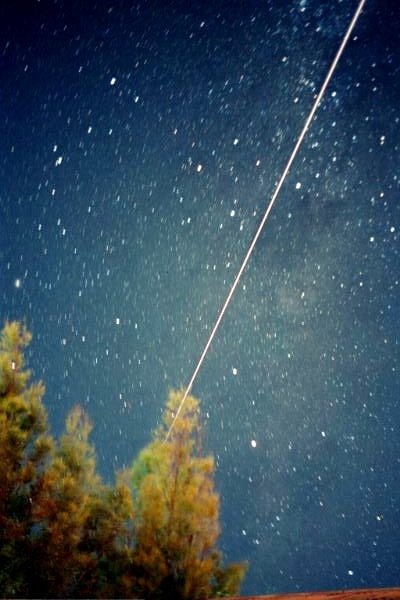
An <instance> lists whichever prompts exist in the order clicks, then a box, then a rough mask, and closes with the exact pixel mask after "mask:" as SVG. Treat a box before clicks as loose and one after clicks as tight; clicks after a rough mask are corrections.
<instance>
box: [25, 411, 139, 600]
mask: <svg viewBox="0 0 400 600" xmlns="http://www.w3.org/2000/svg"><path fill="white" fill-rule="evenodd" d="M91 429H92V425H91V423H90V421H89V419H88V417H87V416H86V415H85V413H84V412H83V410H82V409H81V408H80V407H78V406H77V407H75V408H74V409H72V411H71V412H70V413H69V415H68V417H67V420H66V432H65V433H64V435H63V436H62V437H61V440H60V443H59V445H58V447H57V450H56V453H55V459H54V461H53V463H52V465H51V468H49V469H48V470H47V472H46V477H45V480H44V485H43V489H42V494H41V498H40V501H39V502H38V505H37V507H36V508H35V510H34V515H35V517H36V520H37V523H38V524H39V527H38V532H37V536H36V544H35V547H34V558H33V560H34V562H35V563H36V565H35V566H36V569H35V570H34V574H33V579H32V582H31V591H32V592H33V593H34V595H35V596H42V597H43V596H45V597H54V598H65V597H74V598H87V597H89V596H90V597H93V598H103V597H104V598H108V597H115V596H117V597H124V596H127V595H129V594H130V589H131V587H132V581H131V578H130V577H129V567H130V560H131V553H132V552H131V547H132V539H131V535H130V532H131V529H132V519H133V510H132V498H131V495H130V490H129V488H128V485H127V484H126V483H124V481H123V480H122V479H121V478H119V480H118V483H117V485H116V486H115V487H113V486H107V485H105V484H104V483H103V482H102V480H101V478H100V476H99V475H98V474H97V472H96V457H95V451H94V448H93V446H92V445H91V444H90V442H89V435H90V432H91ZM60 564H61V565H62V568H60Z"/></svg>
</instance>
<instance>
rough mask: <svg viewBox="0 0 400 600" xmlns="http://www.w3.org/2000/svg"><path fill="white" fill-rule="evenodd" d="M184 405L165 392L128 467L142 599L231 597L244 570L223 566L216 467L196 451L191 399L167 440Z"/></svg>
mask: <svg viewBox="0 0 400 600" xmlns="http://www.w3.org/2000/svg"><path fill="white" fill-rule="evenodd" d="M181 399H182V392H181V391H171V392H170V394H169V398H168V402H167V406H166V411H165V415H164V422H163V425H162V426H161V427H160V428H159V429H158V430H157V431H156V432H155V435H154V439H153V441H152V442H151V443H150V444H149V446H148V447H147V448H145V449H144V450H143V451H142V452H141V453H140V455H139V457H138V459H137V460H136V461H135V463H134V464H133V467H132V486H133V493H134V499H135V508H136V520H135V532H136V549H135V555H134V565H135V569H136V575H137V580H138V585H139V589H140V592H141V593H142V594H143V596H144V597H145V598H152V599H157V598H159V599H164V598H165V599H167V598H172V597H173V598H175V599H177V600H189V599H190V600H200V599H201V598H207V597H211V596H218V595H219V596H222V595H229V594H232V593H236V592H237V591H238V588H239V585H240V582H241V580H242V579H243V576H244V572H245V567H244V566H243V565H231V566H228V567H223V566H222V564H221V554H220V552H219V551H218V549H217V547H216V544H217V540H218V536H219V533H220V528H219V498H218V495H217V493H216V492H215V490H214V482H213V476H214V461H213V459H212V457H210V456H206V457H203V456H201V454H199V453H198V448H199V446H200V443H199V442H200V434H201V426H200V411H199V404H198V401H197V400H196V399H195V398H194V397H193V396H188V397H187V399H186V401H185V404H184V406H183V408H182V411H181V413H180V415H179V418H178V419H177V420H176V422H175V425H174V428H173V430H172V432H171V435H170V437H169V438H168V440H166V435H167V431H168V430H169V428H170V425H171V423H172V420H173V418H174V415H175V414H176V411H177V410H178V407H179V405H180V402H181Z"/></svg>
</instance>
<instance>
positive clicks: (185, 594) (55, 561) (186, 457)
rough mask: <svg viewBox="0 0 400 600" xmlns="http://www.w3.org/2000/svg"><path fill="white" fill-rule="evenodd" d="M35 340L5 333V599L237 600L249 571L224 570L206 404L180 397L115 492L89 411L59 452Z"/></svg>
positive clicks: (0, 450) (0, 429) (1, 399)
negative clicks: (33, 360)
mask: <svg viewBox="0 0 400 600" xmlns="http://www.w3.org/2000/svg"><path fill="white" fill-rule="evenodd" d="M30 340H31V335H30V333H29V332H28V331H27V330H26V328H25V327H24V326H22V325H21V324H20V323H17V322H13V323H6V324H5V326H4V328H3V331H2V332H1V333H0V481H1V485H0V597H9V598H20V597H42V598H48V597H51V598H70V597H74V598H87V597H91V598H116V597H118V598H146V599H149V598H151V599H154V600H157V599H160V600H162V599H167V598H168V599H170V598H174V599H176V600H186V599H190V600H200V599H204V598H207V597H217V596H218V597H221V596H226V595H231V594H234V593H236V592H237V590H238V588H239V585H240V582H241V580H242V579H243V575H244V567H243V565H235V564H234V565H228V566H227V567H225V566H223V565H222V558H221V554H220V552H219V551H218V549H217V547H216V544H217V540H218V536H219V498H218V495H217V494H216V492H215V490H214V483H213V476H214V462H213V459H212V458H211V457H209V456H208V457H204V456H202V455H201V454H200V452H199V448H200V433H201V427H200V413H199V405H198V401H197V400H196V399H195V398H193V397H192V396H189V397H188V398H187V401H186V404H185V406H184V408H183V410H182V413H181V415H180V416H179V419H177V421H176V423H175V427H174V429H173V431H172V433H171V436H170V437H169V439H168V441H167V442H165V436H166V432H167V430H168V429H169V427H170V424H171V422H172V419H173V415H174V414H175V413H176V410H177V407H178V405H179V403H180V400H181V398H182V393H181V392H171V393H170V395H169V398H168V402H167V406H166V411H165V415H164V422H163V425H162V426H161V427H160V428H159V429H158V430H157V431H156V433H155V434H154V439H153V441H152V443H151V444H149V446H147V448H145V449H144V450H143V451H142V452H141V453H140V455H139V457H138V459H137V460H136V461H135V462H134V465H133V468H132V470H131V472H130V473H125V474H119V475H117V479H116V483H115V485H106V484H105V483H104V482H103V481H102V479H101V477H100V476H99V475H98V473H97V469H96V455H95V450H94V448H93V446H92V445H91V443H90V441H89V436H90V432H91V429H92V425H91V423H90V421H89V419H88V417H87V416H86V415H85V413H84V412H83V411H82V409H81V408H79V407H75V408H74V409H72V411H71V412H70V413H69V415H68V416H67V419H66V424H65V433H64V434H63V435H62V436H61V438H60V440H59V441H58V442H57V441H56V440H54V439H53V437H52V436H51V435H50V433H49V426H48V422H47V416H46V411H45V409H44V406H43V404H42V396H43V394H44V386H43V384H42V383H40V382H39V383H37V384H31V383H30V372H29V371H28V370H26V369H25V364H24V349H25V348H26V346H27V345H28V344H29V342H30Z"/></svg>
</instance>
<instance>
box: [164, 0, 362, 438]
mask: <svg viewBox="0 0 400 600" xmlns="http://www.w3.org/2000/svg"><path fill="white" fill-rule="evenodd" d="M365 2H366V0H361V1H360V2H359V4H358V6H357V9H356V11H355V13H354V15H353V18H352V19H351V22H350V24H349V26H348V28H347V31H346V33H345V34H344V36H343V39H342V41H341V44H340V46H339V48H338V50H337V52H336V55H335V57H334V59H333V61H332V64H331V66H330V68H329V70H328V73H327V74H326V76H325V79H324V82H323V83H322V85H321V89H320V91H319V93H318V95H317V97H316V99H315V101H314V104H313V105H312V107H311V110H310V113H309V115H308V117H307V119H306V121H305V123H304V126H303V129H302V130H301V132H300V134H299V136H298V138H297V141H296V144H295V146H294V148H293V150H292V153H291V155H290V157H289V160H288V161H287V163H286V166H285V168H284V170H283V173H282V175H281V178H280V179H279V181H278V183H277V186H276V188H275V190H274V193H273V194H272V197H271V200H270V201H269V204H268V206H267V208H266V210H265V213H264V216H263V218H262V220H261V223H260V225H259V226H258V229H257V231H256V233H255V235H254V237H253V239H252V242H251V244H250V246H249V248H248V250H247V253H246V256H245V257H244V259H243V262H242V264H241V266H240V269H239V271H238V273H237V275H236V277H235V280H234V282H233V284H232V286H231V288H230V290H229V293H228V295H227V297H226V300H225V302H224V303H223V305H222V308H221V309H220V311H219V313H218V317H217V319H216V321H215V324H214V327H213V328H212V331H211V333H210V336H209V338H208V340H207V343H206V345H205V347H204V350H203V352H202V354H201V356H200V358H199V360H198V363H197V365H196V368H195V370H194V371H193V375H192V377H191V379H190V381H189V383H188V385H187V388H186V390H185V393H184V395H183V397H182V400H181V402H180V404H179V407H178V410H177V411H176V414H175V416H174V418H173V420H172V423H171V425H170V428H169V430H168V433H167V435H166V437H165V440H164V442H166V441H167V440H168V438H169V436H170V435H171V432H172V430H173V428H174V425H175V423H176V420H177V418H178V417H179V415H180V413H181V410H182V408H183V405H184V403H185V400H186V398H187V397H188V395H189V393H190V390H191V389H192V387H193V383H194V381H195V379H196V377H197V375H198V373H199V371H200V368H201V365H202V364H203V361H204V359H205V357H206V354H207V352H208V350H209V348H210V346H211V343H212V341H213V339H214V337H215V334H216V333H217V330H218V328H219V325H220V323H221V321H222V319H223V316H224V314H225V312H226V310H227V308H228V306H229V303H230V301H231V299H232V296H233V294H234V293H235V290H236V288H237V286H238V283H239V281H240V279H241V277H242V274H243V271H244V270H245V268H246V266H247V263H248V262H249V260H250V257H251V255H252V253H253V250H254V247H255V245H256V243H257V240H258V238H259V237H260V235H261V232H262V230H263V229H264V225H265V223H266V222H267V220H268V217H269V215H270V213H271V211H272V209H273V207H274V204H275V202H276V200H277V198H278V195H279V192H280V191H281V188H282V186H283V184H284V182H285V179H286V177H287V175H288V173H289V170H290V167H291V166H292V164H293V161H294V159H295V158H296V156H297V154H298V152H299V149H300V146H301V144H302V143H303V140H304V137H305V135H306V133H307V130H308V128H309V126H310V124H311V121H312V120H313V118H314V115H315V113H316V111H317V108H318V106H319V105H320V103H321V100H322V98H323V96H324V93H325V90H326V88H327V87H328V85H329V82H330V80H331V79H332V76H333V73H334V72H335V69H336V67H337V64H338V62H339V60H340V58H341V56H342V54H343V52H344V49H345V47H346V45H347V42H348V41H349V38H350V36H351V34H352V32H353V30H354V27H355V26H356V23H357V21H358V18H359V16H360V14H361V11H362V9H363V7H364V4H365Z"/></svg>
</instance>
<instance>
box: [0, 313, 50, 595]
mask: <svg viewBox="0 0 400 600" xmlns="http://www.w3.org/2000/svg"><path fill="white" fill-rule="evenodd" d="M30 340H31V335H30V333H29V332H28V331H27V330H26V328H25V327H24V326H22V325H21V324H20V323H18V322H12V323H6V324H5V326H4V328H3V330H2V332H1V333H0V482H1V485H0V593H1V595H2V596H9V597H14V596H18V595H20V596H21V595H22V596H23V595H27V594H28V593H29V589H28V587H27V585H28V582H27V573H28V572H29V564H28V561H29V556H30V554H31V551H30V550H31V549H30V535H31V531H32V528H33V525H34V523H33V513H32V510H33V506H34V505H35V503H36V502H37V499H38V496H39V495H40V490H41V486H42V482H43V477H44V474H45V471H46V468H47V465H48V463H49V461H50V460H51V454H52V448H53V441H52V438H51V437H50V436H49V434H48V424H47V416H46V411H45V409H44V407H43V404H42V402H41V399H42V396H43V394H44V386H43V384H42V383H41V382H39V383H37V384H31V385H30V384H29V379H30V371H28V370H26V369H25V368H24V367H25V364H24V354H23V350H24V348H25V347H26V346H27V345H28V344H29V342H30Z"/></svg>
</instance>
